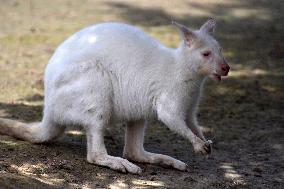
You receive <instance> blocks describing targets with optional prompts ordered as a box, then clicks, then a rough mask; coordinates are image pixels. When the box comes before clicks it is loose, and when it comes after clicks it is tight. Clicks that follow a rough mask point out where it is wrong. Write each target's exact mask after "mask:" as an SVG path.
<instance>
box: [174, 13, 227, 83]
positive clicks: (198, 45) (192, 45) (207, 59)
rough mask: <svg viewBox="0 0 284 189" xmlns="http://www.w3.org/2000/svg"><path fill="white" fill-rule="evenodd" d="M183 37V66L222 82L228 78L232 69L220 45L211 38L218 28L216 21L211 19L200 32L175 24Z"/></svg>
mask: <svg viewBox="0 0 284 189" xmlns="http://www.w3.org/2000/svg"><path fill="white" fill-rule="evenodd" d="M173 25H174V26H176V27H177V28H178V29H179V31H180V33H181V36H182V43H181V45H180V47H179V55H178V56H180V57H181V59H182V60H183V61H181V62H182V63H183V64H186V66H190V69H191V70H193V71H195V72H196V73H197V74H199V75H203V76H209V77H210V78H212V79H214V80H216V81H221V76H227V75H228V72H229V70H230V67H229V65H228V63H227V61H226V60H225V58H224V56H223V54H222V48H221V46H220V45H219V43H218V42H217V41H216V40H215V39H214V38H213V37H212V36H211V33H213V31H214V30H215V28H216V21H215V20H214V19H212V18H211V19H209V20H208V21H207V22H205V23H204V24H203V25H202V26H201V27H200V29H199V30H191V29H189V28H187V27H186V26H184V25H182V24H179V23H177V22H173Z"/></svg>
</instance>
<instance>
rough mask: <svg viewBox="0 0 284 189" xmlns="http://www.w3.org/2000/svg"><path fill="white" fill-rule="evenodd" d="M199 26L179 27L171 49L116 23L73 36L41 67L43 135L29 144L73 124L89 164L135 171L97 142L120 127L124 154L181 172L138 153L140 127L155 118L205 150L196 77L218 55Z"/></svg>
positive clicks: (211, 67)
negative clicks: (83, 137) (208, 53)
mask: <svg viewBox="0 0 284 189" xmlns="http://www.w3.org/2000/svg"><path fill="white" fill-rule="evenodd" d="M210 24H211V25H212V21H211V22H210ZM213 25H214V24H213ZM178 27H179V26H178ZM202 27H203V29H202V28H201V30H200V31H191V30H189V29H188V28H187V30H186V31H187V32H189V31H190V32H189V33H186V32H185V30H184V29H185V28H183V29H181V28H180V29H181V31H182V36H183V37H185V38H184V40H182V41H181V43H180V46H179V47H178V48H177V49H170V48H167V47H165V46H163V45H161V44H160V43H159V42H157V41H156V40H154V39H153V38H151V37H149V36H147V35H146V34H145V33H143V32H142V31H140V30H139V29H137V28H135V27H133V26H130V25H126V24H120V23H103V24H98V25H95V26H91V27H88V28H85V29H83V30H81V31H79V32H77V33H75V34H74V35H72V36H71V37H70V38H69V39H67V40H66V41H65V42H63V43H62V44H61V45H60V46H59V47H58V48H57V50H56V52H55V53H54V55H53V57H52V58H51V60H50V61H49V63H48V65H47V67H46V70H45V78H44V86H45V100H44V117H43V121H42V122H41V123H40V124H39V125H40V127H38V129H39V131H40V132H41V133H44V134H41V135H44V137H43V136H42V137H40V135H39V134H36V133H34V135H37V136H38V138H36V137H35V136H34V137H33V138H32V139H30V140H31V141H32V142H44V141H48V140H50V139H53V138H54V137H55V135H56V136H57V135H58V133H59V131H61V130H63V129H64V127H65V126H68V125H70V124H79V125H82V126H83V127H85V128H86V130H87V140H88V155H87V160H88V161H89V162H91V163H95V164H98V165H103V166H107V167H110V168H112V169H115V170H120V171H123V172H131V173H140V172H141V169H140V168H139V167H137V166H136V165H134V164H132V163H130V162H129V161H127V160H126V159H122V158H118V157H112V156H109V155H108V154H107V151H106V148H105V145H104V141H103V131H104V128H105V127H106V126H107V125H112V124H113V123H116V122H128V126H127V132H126V144H125V148H124V157H126V158H128V159H130V160H135V161H139V162H148V163H160V164H165V165H168V166H172V167H175V168H177V169H180V170H185V169H186V165H185V164H184V163H183V162H181V161H179V160H176V159H174V158H171V157H169V156H165V155H161V154H153V153H149V152H146V151H145V150H144V148H143V137H144V130H145V126H146V122H147V121H148V120H154V119H159V120H160V121H162V122H163V123H164V124H165V125H166V126H168V127H169V128H170V129H171V130H172V131H174V132H177V133H178V134H180V135H181V136H183V137H185V138H187V139H188V140H189V141H190V142H191V143H192V144H193V147H194V149H195V150H196V151H197V152H202V153H204V154H206V153H208V152H209V150H210V149H209V148H210V147H209V145H208V143H207V142H206V140H205V138H204V136H203V134H202V132H201V130H200V129H199V127H198V125H197V119H196V115H195V114H196V113H195V112H196V107H197V105H198V101H199V96H200V93H201V88H202V85H203V82H204V78H205V77H206V76H207V75H210V74H212V73H215V72H218V68H217V67H218V64H217V63H216V64H215V62H217V61H218V60H220V59H222V56H221V54H220V52H219V51H218V47H219V46H218V43H217V42H216V41H215V40H214V39H213V38H212V37H211V36H210V35H209V34H208V33H207V31H205V29H204V28H206V30H210V28H209V29H208V26H206V24H205V25H203V26H202ZM210 27H212V26H210ZM211 29H212V28H211ZM188 39H190V41H186V40H188ZM191 40H192V41H191ZM184 41H185V42H186V43H185V42H184ZM191 43H192V46H188V45H189V44H191ZM206 48H207V49H208V48H210V49H211V50H212V52H213V53H214V58H212V60H211V59H210V60H208V61H205V60H203V58H202V57H200V52H201V51H202V50H204V49H206ZM216 49H217V50H216ZM212 62H213V63H212ZM204 70H205V71H204ZM37 133H38V132H37ZM32 134H33V133H31V135H32ZM20 138H21V137H20ZM27 138H28V137H26V138H25V139H27Z"/></svg>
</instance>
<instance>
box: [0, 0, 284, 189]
mask: <svg viewBox="0 0 284 189" xmlns="http://www.w3.org/2000/svg"><path fill="white" fill-rule="evenodd" d="M30 2H31V3H30V4H29V3H27V2H23V1H9V2H8V1H7V2H6V1H4V2H1V4H2V5H1V7H0V22H1V23H3V25H2V26H0V50H1V53H0V73H1V74H0V79H1V83H0V88H1V94H0V117H6V118H12V119H18V120H22V121H27V122H29V121H38V120H40V119H41V116H42V115H41V112H42V100H43V88H42V75H43V74H42V73H43V70H44V66H45V65H46V63H47V61H48V58H49V57H50V55H51V54H52V52H53V50H54V49H55V47H56V46H57V45H58V44H59V42H60V41H62V40H63V39H64V38H66V37H67V36H68V35H70V34H71V33H72V32H75V31H76V30H77V29H79V28H82V27H83V26H85V25H90V24H91V23H96V22H102V21H109V20H118V21H123V22H128V23H131V24H134V25H137V26H138V27H141V28H142V29H143V30H145V31H146V32H148V33H150V34H151V35H152V36H154V37H156V38H158V39H159V40H160V41H162V42H163V43H165V44H167V45H169V46H174V45H175V44H177V43H178V41H177V40H178V33H176V32H175V30H173V29H172V28H171V26H170V21H168V20H170V19H174V20H178V21H179V22H181V23H184V24H187V25H192V27H197V26H198V25H200V24H201V23H202V22H203V21H204V20H206V18H207V17H210V16H214V17H217V19H218V20H219V23H220V24H219V25H218V26H219V27H218V29H217V30H216V35H215V36H216V38H217V39H218V40H219V41H220V43H221V44H222V46H223V48H224V51H225V52H226V51H227V52H226V53H225V54H226V57H228V60H229V61H230V62H231V67H232V72H231V74H230V76H229V77H228V78H227V79H225V80H224V81H223V82H221V83H220V84H216V83H214V82H211V81H208V83H207V85H206V87H205V90H204V96H203V99H202V103H201V105H200V111H199V112H200V113H199V121H200V124H201V125H202V126H203V129H204V132H205V135H206V136H207V138H208V139H211V140H213V142H214V144H213V154H212V155H211V156H210V157H209V158H205V157H202V156H201V155H198V154H194V152H193V150H192V146H191V145H190V144H189V142H188V141H186V140H184V139H182V138H181V137H179V136H178V135H176V134H173V133H171V132H170V131H169V130H168V129H167V128H166V127H165V126H164V125H162V124H160V123H152V124H151V125H150V127H149V128H148V130H147V133H146V139H145V148H146V149H147V150H149V151H151V152H156V153H163V154H167V155H171V156H173V157H175V158H178V159H180V160H182V161H184V162H186V163H187V164H188V165H189V170H188V171H187V172H181V171H177V170H173V169H168V168H162V167H160V166H156V165H148V164H138V165H139V166H140V167H141V168H143V173H142V175H132V174H123V173H118V172H116V171H112V170H110V169H107V168H104V167H99V166H95V165H92V164H89V163H87V162H86V137H85V134H84V131H82V130H80V129H75V128H71V129H70V130H68V131H66V135H64V136H63V137H62V138H60V139H59V140H57V141H55V142H54V143H52V144H45V145H34V144H30V143H28V142H25V141H20V140H16V139H13V138H11V137H8V136H4V135H0V188H156V187H157V188H216V189H217V188H218V189H219V188H263V189H267V188H272V189H277V188H279V189H280V188H284V181H283V179H284V161H283V160H284V150H283V145H284V137H283V136H284V129H283V125H284V124H283V123H284V119H283V118H284V117H283V113H284V112H283V108H284V107H283V105H284V91H283V83H284V72H283V71H284V69H283V60H284V56H283V54H284V51H283V49H284V46H283V42H282V41H283V39H284V36H283V35H284V29H283V28H284V23H283V21H282V20H283V18H284V16H283V12H284V5H283V2H281V1H242V0H237V1H232V2H231V1H222V0H214V1H204V2H202V3H200V2H199V1H184V0H180V1H177V4H174V3H172V1H171V2H170V1H167V3H165V2H166V1H156V2H151V1H148V0H145V1H141V2H140V1H139V3H138V2H137V3H136V4H134V3H132V2H131V1H97V2H94V1H86V2H85V3H84V4H83V5H81V4H78V3H76V1H67V0H64V1H63V0H62V1H59V2H57V3H56V4H52V3H51V4H50V6H49V5H47V4H46V1H38V2H36V1H30ZM150 5H151V6H150ZM77 7H81V9H79V10H77ZM187 10H193V12H192V13H188V11H187ZM110 11H111V12H110ZM12 13H13V14H12ZM35 15H36V16H35ZM5 21H6V22H5ZM7 21H8V22H9V24H8V23H7ZM31 22H33V23H31ZM61 23H62V25H61ZM1 27H2V28H1ZM0 129H1V128H0ZM123 136H124V126H123V125H114V126H112V127H110V128H109V129H108V130H107V132H106V136H105V141H106V144H107V147H108V151H109V153H110V154H112V155H116V156H121V155H122V149H123Z"/></svg>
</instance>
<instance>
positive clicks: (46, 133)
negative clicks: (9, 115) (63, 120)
mask: <svg viewBox="0 0 284 189" xmlns="http://www.w3.org/2000/svg"><path fill="white" fill-rule="evenodd" d="M63 131H64V128H63V127H60V126H59V127H57V128H56V125H44V124H43V123H42V122H37V123H22V122H19V121H15V120H11V119H4V118H0V134H5V135H9V136H12V137H15V138H18V139H22V140H26V141H30V142H32V143H44V142H49V141H51V140H53V139H54V138H57V137H58V136H59V135H60V134H61V133H62V132H63Z"/></svg>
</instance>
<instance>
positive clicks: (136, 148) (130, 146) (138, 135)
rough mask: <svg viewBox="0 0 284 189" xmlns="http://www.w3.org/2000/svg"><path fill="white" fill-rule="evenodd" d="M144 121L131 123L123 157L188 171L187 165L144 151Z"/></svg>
mask: <svg viewBox="0 0 284 189" xmlns="http://www.w3.org/2000/svg"><path fill="white" fill-rule="evenodd" d="M145 128H146V124H145V123H144V121H140V122H129V123H128V124H127V128H126V133H125V146H124V151H123V156H124V157H125V158H127V159H129V160H133V161H136V162H142V163H153V164H159V165H162V166H166V167H173V168H176V169H178V170H182V171H183V170H186V169H187V166H186V164H185V163H183V162H181V161H179V160H177V159H175V158H172V157H170V156H167V155H163V154H155V153H151V152H147V151H145V150H144V147H143V142H144V130H145Z"/></svg>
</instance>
